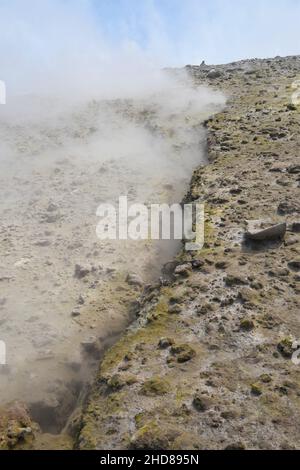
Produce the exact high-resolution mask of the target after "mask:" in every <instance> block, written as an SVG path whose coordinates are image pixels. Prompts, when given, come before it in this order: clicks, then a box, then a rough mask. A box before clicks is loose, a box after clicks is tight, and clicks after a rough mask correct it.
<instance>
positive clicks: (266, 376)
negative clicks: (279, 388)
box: [259, 374, 272, 384]
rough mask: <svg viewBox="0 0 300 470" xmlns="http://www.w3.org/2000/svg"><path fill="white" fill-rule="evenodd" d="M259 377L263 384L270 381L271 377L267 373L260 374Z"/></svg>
mask: <svg viewBox="0 0 300 470" xmlns="http://www.w3.org/2000/svg"><path fill="white" fill-rule="evenodd" d="M259 379H260V380H261V382H263V383H264V384H268V383H270V382H272V377H271V376H270V375H269V374H262V375H261V376H260V377H259Z"/></svg>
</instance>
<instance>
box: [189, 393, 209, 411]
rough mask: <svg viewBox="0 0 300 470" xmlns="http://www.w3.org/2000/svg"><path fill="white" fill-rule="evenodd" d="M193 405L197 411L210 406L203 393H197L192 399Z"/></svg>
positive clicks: (205, 409)
mask: <svg viewBox="0 0 300 470" xmlns="http://www.w3.org/2000/svg"><path fill="white" fill-rule="evenodd" d="M193 406H194V408H195V409H196V410H197V411H200V412H204V411H207V410H208V409H209V408H210V406H211V400H210V399H209V398H208V397H206V396H203V395H200V394H199V393H197V394H196V395H195V397H194V399H193Z"/></svg>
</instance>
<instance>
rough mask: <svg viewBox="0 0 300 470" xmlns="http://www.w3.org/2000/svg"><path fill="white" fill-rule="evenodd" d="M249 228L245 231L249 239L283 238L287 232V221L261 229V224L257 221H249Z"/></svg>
mask: <svg viewBox="0 0 300 470" xmlns="http://www.w3.org/2000/svg"><path fill="white" fill-rule="evenodd" d="M248 225H249V229H248V231H247V232H246V233H245V237H246V239H247V240H253V241H268V240H276V239H282V238H284V236H285V233H286V227H287V225H286V223H283V224H277V225H273V226H271V227H268V228H263V229H261V228H260V226H261V224H259V223H257V225H255V223H253V224H252V226H251V224H250V223H248Z"/></svg>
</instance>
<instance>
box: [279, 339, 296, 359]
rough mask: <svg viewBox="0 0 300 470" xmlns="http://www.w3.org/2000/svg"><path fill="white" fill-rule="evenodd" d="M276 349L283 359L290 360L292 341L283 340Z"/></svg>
mask: <svg viewBox="0 0 300 470" xmlns="http://www.w3.org/2000/svg"><path fill="white" fill-rule="evenodd" d="M277 349H278V351H279V352H280V354H281V355H282V356H283V357H284V358H286V359H290V358H291V357H292V355H293V352H294V349H293V341H292V340H291V338H283V339H282V340H281V341H280V342H279V343H278V345H277Z"/></svg>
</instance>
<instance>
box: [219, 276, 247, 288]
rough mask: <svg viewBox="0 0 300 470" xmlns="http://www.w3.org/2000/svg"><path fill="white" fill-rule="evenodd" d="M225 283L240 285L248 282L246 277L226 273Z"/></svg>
mask: <svg viewBox="0 0 300 470" xmlns="http://www.w3.org/2000/svg"><path fill="white" fill-rule="evenodd" d="M225 284H226V286H228V287H234V286H242V285H246V284H248V281H247V279H246V278H245V277H244V276H241V275H239V274H228V275H227V277H226V278H225Z"/></svg>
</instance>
